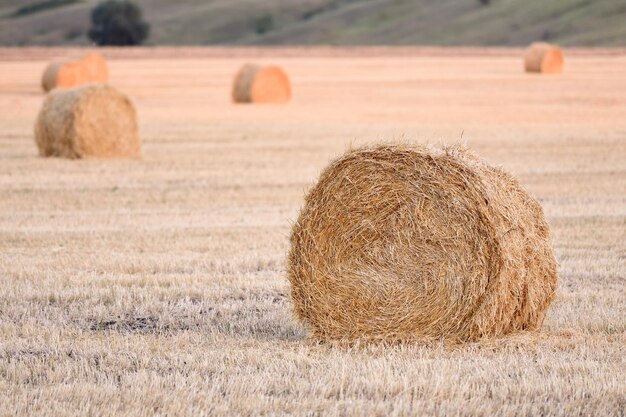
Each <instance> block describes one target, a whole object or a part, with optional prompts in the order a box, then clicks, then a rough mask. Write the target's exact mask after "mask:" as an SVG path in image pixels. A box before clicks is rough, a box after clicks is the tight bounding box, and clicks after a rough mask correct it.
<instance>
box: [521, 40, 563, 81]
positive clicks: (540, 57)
mask: <svg viewBox="0 0 626 417" xmlns="http://www.w3.org/2000/svg"><path fill="white" fill-rule="evenodd" d="M563 62H564V59H563V52H562V51H561V48H559V47H558V46H556V45H550V44H548V43H545V42H535V43H533V44H532V45H530V46H529V47H528V49H526V54H525V56H524V68H525V69H526V72H539V73H543V74H555V73H559V72H562V71H563Z"/></svg>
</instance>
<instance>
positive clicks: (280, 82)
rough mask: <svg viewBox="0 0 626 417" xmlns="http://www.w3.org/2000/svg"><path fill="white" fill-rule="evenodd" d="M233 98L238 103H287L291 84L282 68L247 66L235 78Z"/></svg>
mask: <svg viewBox="0 0 626 417" xmlns="http://www.w3.org/2000/svg"><path fill="white" fill-rule="evenodd" d="M232 97H233V101H234V102H236V103H285V102H287V101H289V99H290V98H291V84H290V82H289V77H288V76H287V74H286V73H285V71H283V70H282V69H281V68H280V67H276V66H266V67H261V66H258V65H252V64H246V65H244V66H243V68H241V69H240V70H239V72H238V73H237V75H236V76H235V81H234V83H233V92H232Z"/></svg>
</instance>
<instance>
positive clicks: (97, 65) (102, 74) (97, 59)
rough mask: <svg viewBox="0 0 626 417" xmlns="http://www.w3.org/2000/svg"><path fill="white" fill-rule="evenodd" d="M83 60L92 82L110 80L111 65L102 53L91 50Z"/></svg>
mask: <svg viewBox="0 0 626 417" xmlns="http://www.w3.org/2000/svg"><path fill="white" fill-rule="evenodd" d="M82 61H83V64H84V65H85V72H86V74H87V78H88V80H89V82H90V83H106V82H108V81H109V66H108V65H107V62H106V61H105V59H104V58H103V57H102V55H100V54H99V53H96V52H89V53H88V54H86V55H85V56H84V57H83V59H82Z"/></svg>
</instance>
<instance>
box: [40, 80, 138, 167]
mask: <svg viewBox="0 0 626 417" xmlns="http://www.w3.org/2000/svg"><path fill="white" fill-rule="evenodd" d="M35 141H36V142H37V147H38V148H39V154H40V155H41V156H60V157H66V158H83V157H101V158H139V157H140V155H141V142H140V140H139V134H138V127H137V115H136V112H135V107H134V106H133V104H132V103H131V101H130V100H129V99H128V98H127V97H126V96H125V95H124V94H122V93H120V92H119V91H118V90H116V89H115V88H113V87H110V86H107V85H102V84H90V85H87V86H83V87H77V88H73V89H67V90H58V89H57V90H54V91H53V92H51V93H50V94H49V95H48V96H47V97H46V99H45V100H44V103H43V106H42V108H41V110H40V112H39V116H38V118H37V121H36V124H35Z"/></svg>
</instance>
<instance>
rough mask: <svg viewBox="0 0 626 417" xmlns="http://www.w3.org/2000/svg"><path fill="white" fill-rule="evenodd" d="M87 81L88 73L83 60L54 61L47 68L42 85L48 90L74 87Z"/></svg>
mask: <svg viewBox="0 0 626 417" xmlns="http://www.w3.org/2000/svg"><path fill="white" fill-rule="evenodd" d="M86 83H87V73H86V71H85V67H84V65H83V63H82V62H80V61H74V62H53V63H51V64H50V65H48V67H47V68H46V69H45V71H44V72H43V76H42V78H41V87H42V88H43V90H44V91H46V92H48V91H50V90H52V89H53V88H72V87H77V86H79V85H83V84H86Z"/></svg>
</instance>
